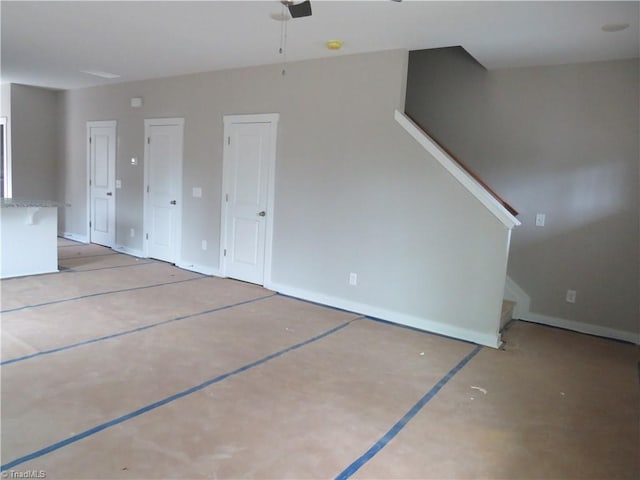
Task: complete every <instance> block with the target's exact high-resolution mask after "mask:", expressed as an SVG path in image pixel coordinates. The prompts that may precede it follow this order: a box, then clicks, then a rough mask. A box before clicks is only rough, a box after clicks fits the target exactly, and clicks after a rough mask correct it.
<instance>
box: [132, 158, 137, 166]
mask: <svg viewBox="0 0 640 480" xmlns="http://www.w3.org/2000/svg"><path fill="white" fill-rule="evenodd" d="M137 164H138V159H137V158H136V157H131V165H137Z"/></svg>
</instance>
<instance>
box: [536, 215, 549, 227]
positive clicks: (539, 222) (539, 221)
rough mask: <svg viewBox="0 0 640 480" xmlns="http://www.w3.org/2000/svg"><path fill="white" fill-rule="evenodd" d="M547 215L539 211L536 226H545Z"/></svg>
mask: <svg viewBox="0 0 640 480" xmlns="http://www.w3.org/2000/svg"><path fill="white" fill-rule="evenodd" d="M546 219H547V216H546V215H545V214H544V213H538V214H537V215H536V227H544V222H545V220H546Z"/></svg>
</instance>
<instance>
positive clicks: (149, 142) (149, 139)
mask: <svg viewBox="0 0 640 480" xmlns="http://www.w3.org/2000/svg"><path fill="white" fill-rule="evenodd" d="M147 145H151V137H147Z"/></svg>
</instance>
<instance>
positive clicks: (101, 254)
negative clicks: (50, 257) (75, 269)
mask: <svg viewBox="0 0 640 480" xmlns="http://www.w3.org/2000/svg"><path fill="white" fill-rule="evenodd" d="M109 255H122V254H121V253H120V252H109V253H96V254H95V255H71V256H70V257H59V258H58V260H73V259H74V258H93V257H107V256H109Z"/></svg>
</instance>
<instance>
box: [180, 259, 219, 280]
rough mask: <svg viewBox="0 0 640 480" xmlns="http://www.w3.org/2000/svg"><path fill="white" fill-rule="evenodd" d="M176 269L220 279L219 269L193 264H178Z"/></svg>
mask: <svg viewBox="0 0 640 480" xmlns="http://www.w3.org/2000/svg"><path fill="white" fill-rule="evenodd" d="M176 267H178V268H182V269H184V270H189V271H190V272H196V273H202V274H203V275H209V276H213V277H220V276H222V275H221V274H220V270H219V269H217V268H212V267H206V266H204V265H198V264H193V263H181V262H180V263H176Z"/></svg>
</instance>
